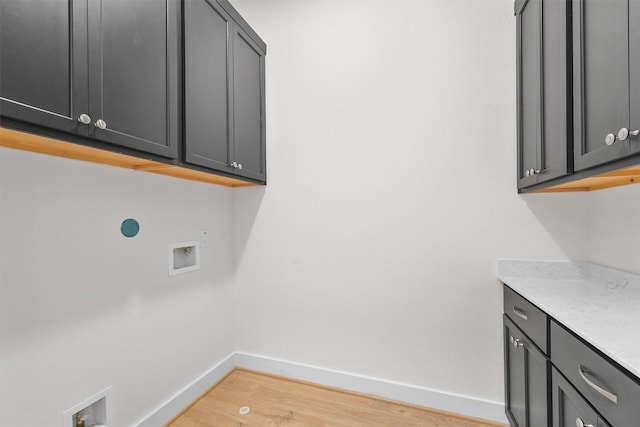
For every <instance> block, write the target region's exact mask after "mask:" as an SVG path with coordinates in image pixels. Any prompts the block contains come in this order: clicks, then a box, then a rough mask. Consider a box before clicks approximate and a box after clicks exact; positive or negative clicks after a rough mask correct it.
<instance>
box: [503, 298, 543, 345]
mask: <svg viewBox="0 0 640 427" xmlns="http://www.w3.org/2000/svg"><path fill="white" fill-rule="evenodd" d="M504 312H505V314H506V315H507V316H509V318H510V319H511V320H513V322H514V323H515V324H516V325H518V327H519V328H520V329H522V331H523V332H524V333H525V334H527V336H528V337H529V338H530V339H531V340H532V341H533V342H534V344H535V345H537V346H538V348H540V350H542V352H543V353H545V354H547V353H548V351H547V337H548V334H547V315H546V314H545V313H544V312H543V311H541V310H540V309H538V308H537V307H536V306H535V305H533V304H531V303H530V302H529V301H527V300H526V299H524V298H523V297H521V296H520V295H519V294H517V293H516V292H514V291H513V290H511V289H510V288H509V287H507V286H505V287H504Z"/></svg>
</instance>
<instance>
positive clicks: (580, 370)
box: [578, 365, 618, 404]
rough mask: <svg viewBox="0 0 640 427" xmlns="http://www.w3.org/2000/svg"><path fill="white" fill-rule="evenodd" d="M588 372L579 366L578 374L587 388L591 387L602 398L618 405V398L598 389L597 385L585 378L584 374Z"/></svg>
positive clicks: (600, 388)
mask: <svg viewBox="0 0 640 427" xmlns="http://www.w3.org/2000/svg"><path fill="white" fill-rule="evenodd" d="M587 372H588V371H587V370H586V369H584V368H583V367H582V365H580V366H579V367H578V373H579V374H580V377H581V378H582V380H583V381H584V382H585V383H587V385H588V386H589V387H591V388H592V389H594V390H595V391H597V392H598V393H600V394H601V395H603V396H604V397H606V398H607V399H609V400H610V401H612V402H613V403H615V404H617V403H618V396H616V395H615V394H613V393H611V392H610V391H607V390H605V389H603V388H602V387H600V386H599V385H597V384H595V383H593V382H592V381H590V380H589V378H587V377H586V376H585V375H584V374H585V373H587Z"/></svg>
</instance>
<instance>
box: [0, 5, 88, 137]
mask: <svg viewBox="0 0 640 427" xmlns="http://www.w3.org/2000/svg"><path fill="white" fill-rule="evenodd" d="M86 8H87V4H86V1H80V0H78V1H71V0H29V1H23V0H2V1H0V112H1V113H2V115H3V116H5V117H10V118H12V119H18V120H22V121H25V122H29V123H33V124H38V125H42V126H46V127H49V128H53V129H58V130H62V131H66V132H74V133H80V134H85V135H86V132H87V129H88V127H87V126H86V125H83V124H81V123H80V122H78V120H77V119H78V117H79V115H80V114H83V113H87V112H88V109H87V107H88V106H87V89H86V87H87V65H86V64H87V28H86ZM72 35H73V38H72Z"/></svg>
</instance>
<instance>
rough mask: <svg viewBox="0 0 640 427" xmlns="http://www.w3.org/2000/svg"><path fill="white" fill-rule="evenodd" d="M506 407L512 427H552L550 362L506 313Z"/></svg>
mask: <svg viewBox="0 0 640 427" xmlns="http://www.w3.org/2000/svg"><path fill="white" fill-rule="evenodd" d="M504 361H505V393H506V396H505V410H506V414H507V417H508V418H509V422H510V423H511V425H512V427H548V425H549V416H550V414H549V394H548V378H549V361H548V359H547V358H546V357H545V356H544V354H543V353H542V352H541V351H540V350H539V349H538V348H537V347H536V346H535V345H533V343H532V342H531V341H530V340H529V339H528V338H527V336H526V335H524V334H523V333H522V331H520V329H518V327H517V326H516V325H515V324H514V323H513V322H511V320H509V318H507V316H506V315H505V316H504Z"/></svg>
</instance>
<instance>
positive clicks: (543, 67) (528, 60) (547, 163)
mask: <svg viewBox="0 0 640 427" xmlns="http://www.w3.org/2000/svg"><path fill="white" fill-rule="evenodd" d="M568 5H569V3H567V2H565V1H559V0H527V1H525V0H517V1H516V2H515V14H516V46H517V62H516V65H517V107H518V111H517V113H518V135H517V139H518V188H525V187H528V186H531V185H534V184H540V183H542V182H546V181H549V180H551V179H554V178H558V177H561V176H564V175H566V174H568V173H570V172H572V170H571V161H572V157H571V156H570V153H571V138H570V111H571V100H570V99H569V96H568V84H569V81H570V80H569V79H570V76H569V74H568V70H567V65H568V61H567V58H568V52H570V49H569V47H568V45H567V40H568V37H567V34H568V28H569V13H568Z"/></svg>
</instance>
